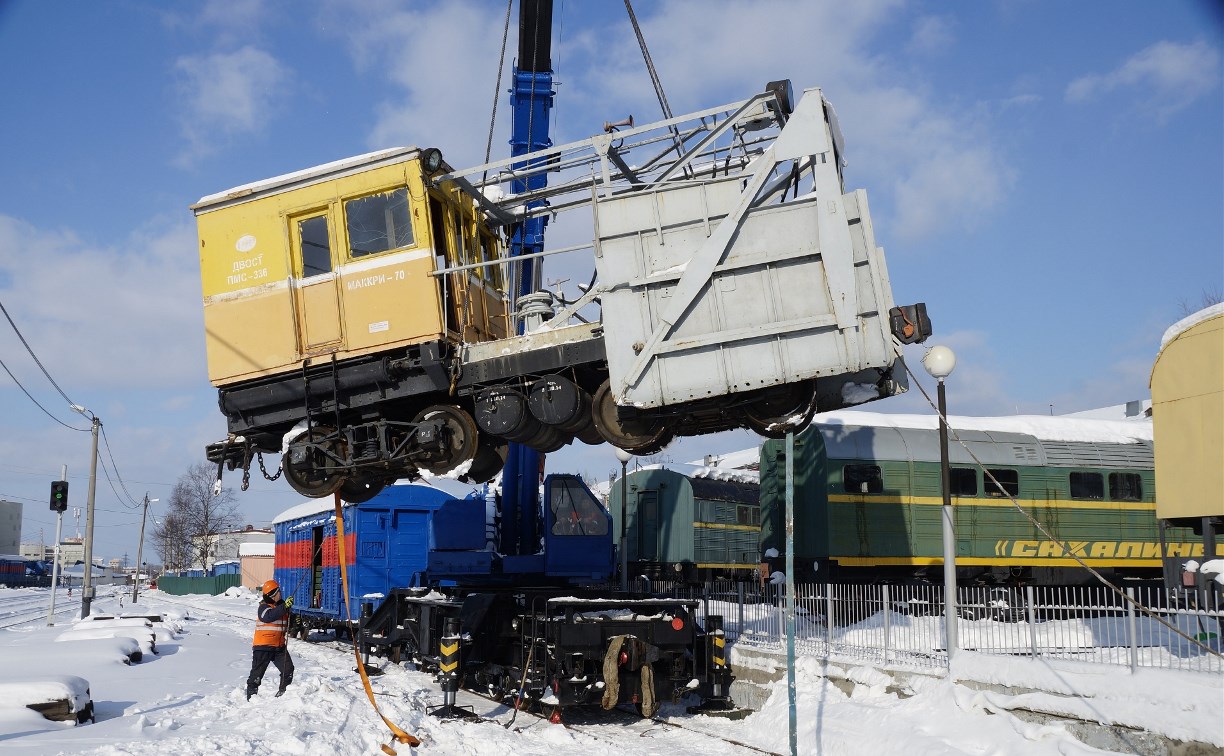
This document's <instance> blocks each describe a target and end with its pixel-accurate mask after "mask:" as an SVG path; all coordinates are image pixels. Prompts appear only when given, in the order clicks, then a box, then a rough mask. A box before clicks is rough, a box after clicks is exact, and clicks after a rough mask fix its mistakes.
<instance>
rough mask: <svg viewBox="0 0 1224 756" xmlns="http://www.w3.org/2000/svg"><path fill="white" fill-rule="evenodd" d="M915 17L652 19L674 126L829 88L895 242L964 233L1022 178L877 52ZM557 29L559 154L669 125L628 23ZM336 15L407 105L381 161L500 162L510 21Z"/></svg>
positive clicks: (867, 9) (675, 15) (970, 114)
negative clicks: (765, 97)
mask: <svg viewBox="0 0 1224 756" xmlns="http://www.w3.org/2000/svg"><path fill="white" fill-rule="evenodd" d="M902 9H903V3H902V2H900V0H869V1H865V2H856V3H843V4H826V3H811V2H805V1H804V0H765V1H763V2H756V3H742V2H738V1H736V0H702V1H698V0H664V1H663V2H659V3H656V4H652V5H649V6H643V7H639V8H637V9H636V10H637V16H638V21H639V23H640V25H641V27H642V32H643V35H644V36H645V38H646V41H647V43H648V45H649V46H650V51H651V57H652V59H653V61H654V64H655V68H656V70H657V71H658V74H659V77H660V79H661V81H662V84H663V87H664V91H665V93H666V95H667V98H668V101H669V103H670V105H671V109H672V111H673V112H674V113H677V114H679V113H685V112H689V111H692V110H696V109H699V108H704V107H709V106H711V105H717V104H722V103H726V102H731V101H734V100H739V99H743V98H744V97H747V96H749V95H751V94H753V93H755V92H758V91H760V90H762V89H763V88H764V85H765V84H766V83H767V82H769V81H771V80H774V79H779V78H784V77H787V78H790V79H792V81H793V82H794V85H795V87H796V89H802V88H803V87H811V86H820V87H822V88H824V90H825V92H826V94H827V95H828V96H829V98H830V99H831V100H832V101H833V103H834V104H835V105H836V107H837V109H838V114H839V116H840V117H841V122H842V126H843V128H844V129H845V130H846V134H847V139H848V151H849V154H848V159H849V162H850V174H849V176H848V180H849V182H850V185H851V186H852V187H858V186H867V187H869V188H870V189H871V191H872V193H873V195H874V196H875V197H876V198H877V202H876V204H875V207H877V208H889V209H890V210H891V211H892V213H893V215H892V216H891V217H888V218H885V219H884V221H885V223H883V224H881V228H887V229H888V230H889V233H890V234H893V233H895V234H897V235H898V236H901V237H904V238H906V239H914V238H917V237H920V236H929V235H934V234H939V233H943V232H946V231H947V230H948V229H953V228H961V227H963V226H964V225H966V224H968V223H970V222H971V221H972V220H973V219H974V218H976V217H979V216H980V215H981V214H982V213H983V212H984V211H987V210H990V209H991V208H993V207H995V206H996V205H998V204H999V203H1000V202H1002V201H1004V199H1005V198H1006V194H1007V190H1008V188H1009V187H1010V185H1011V181H1012V178H1011V177H1012V173H1013V171H1012V170H1011V169H1010V168H1009V166H1008V162H1007V158H1006V156H1005V155H1003V154H1002V153H1001V152H1000V151H999V149H998V147H997V146H996V145H995V144H994V143H993V139H992V126H993V124H991V123H989V122H988V121H986V120H985V119H984V118H983V116H982V115H981V113H980V112H978V111H977V109H976V105H975V104H972V103H970V104H968V105H966V106H963V107H962V106H957V105H954V104H950V103H949V102H946V101H941V100H939V99H937V98H936V97H935V96H934V95H933V94H932V93H931V91H930V88H929V87H928V86H927V85H926V83H925V82H924V81H922V80H920V79H915V76H914V74H913V73H912V72H909V71H899V70H897V69H895V68H894V67H893V66H892V65H891V64H890V63H889V62H888V61H889V59H888V58H887V57H886V56H882V55H879V54H877V53H876V52H875V49H876V48H878V43H877V35H879V34H880V33H881V32H882V31H883V30H884V29H885V28H886V27H887V26H888V25H889V24H892V23H895V21H896V18H897V14H898V12H899V11H900V10H902ZM555 14H556V16H555V19H554V26H555V27H556V28H557V30H558V34H557V39H556V41H555V42H554V44H553V64H554V67H555V68H556V69H557V91H558V96H557V101H556V109H555V111H554V118H555V127H554V129H553V139H554V141H555V142H557V143H564V142H568V141H573V140H578V139H583V138H586V137H588V136H590V135H592V134H595V133H598V132H600V130H601V128H602V125H603V123H604V121H606V120H619V119H621V118H624V117H625V116H627V115H630V114H632V115H633V116H634V117H635V119H636V121H637V122H638V123H639V124H643V123H648V122H650V121H654V120H657V119H659V118H661V110H660V107H659V104H658V101H657V99H656V96H655V93H654V90H653V87H652V86H651V83H650V78H649V75H648V73H647V71H646V66H645V63H644V62H643V60H642V54H641V51H640V50H639V48H638V44H637V41H636V39H635V37H634V34H633V30H632V27H631V25H630V23H629V20H628V18H627V16H624V14H622V13H618V12H615V11H614V10H611V9H609V10H607V11H606V13H604V14H603V17H602V18H600V19H599V20H598V23H596V22H592V21H591V20H590V16H591V15H592V14H588V13H583V12H576V11H573V10H572V9H569V10H566V9H565V8H564V6H560V5H558V6H557V8H556V9H555ZM322 16H323V18H322V19H321V20H320V26H322V27H323V28H325V29H329V30H330V29H338V30H342V31H340V32H338V33H339V34H342V35H343V37H344V40H345V44H346V46H347V48H348V49H349V52H350V56H351V57H352V59H353V60H354V63H355V65H356V66H357V67H358V68H359V70H360V71H362V72H363V73H365V74H367V75H372V76H381V77H383V78H384V79H385V80H386V81H387V82H389V83H390V84H392V85H393V86H394V89H395V91H396V94H395V95H394V96H393V97H390V98H388V99H386V100H384V101H382V102H379V103H377V104H375V105H374V106H373V114H372V116H373V117H372V123H371V125H370V132H369V136H368V139H367V141H368V145H369V147H370V148H372V149H373V148H380V147H387V146H391V145H406V144H415V145H418V146H437V147H440V148H441V149H442V151H443V154H444V155H446V156H447V160H448V162H450V163H451V164H452V165H453V166H455V167H457V168H458V167H466V166H471V165H476V164H479V163H481V162H483V161H484V148H485V143H486V139H487V138H488V129H489V115H490V108H491V107H492V102H491V98H492V92H493V88H494V81H495V79H496V75H497V53H498V51H499V50H500V48H501V39H502V22H503V20H504V15H503V13H502V12H501V11H498V12H491V11H490V9H489V7H488V6H487V5H484V4H478V3H475V2H472V1H471V0H456V1H455V2H448V3H442V4H437V5H432V6H429V7H424V8H421V7H419V6H409V7H408V9H404V8H403V7H402V6H399V5H394V4H390V3H374V4H371V5H363V6H361V7H360V8H356V9H355V8H353V7H351V6H348V5H346V4H341V3H334V4H332V5H329V6H328V7H327V9H326V10H325V12H324V13H323V14H322ZM778 19H785V23H778V22H776V21H777V20H778ZM511 22H512V25H513V22H514V19H513V18H512V19H511ZM950 29H951V24H950V23H948V22H947V21H946V20H941V19H940V18H936V17H928V18H927V19H924V20H921V21H920V22H919V23H918V26H917V29H916V32H915V33H916V36H917V37H918V38H920V39H922V40H924V41H926V42H927V43H930V44H934V43H936V42H940V41H946V39H947V35H948V34H949V33H950ZM515 36H516V30H515V29H514V28H512V29H511V34H510V44H509V49H508V50H507V53H508V56H513V55H514V54H515V53H516V52H517V48H516V43H515ZM761 51H770V54H762V53H761ZM443 62H444V63H443ZM509 85H510V82H509V74H508V71H507V73H506V75H505V78H503V80H502V86H501V90H502V93H501V97H502V99H501V102H500V105H499V112H498V122H497V125H496V127H495V129H494V134H493V140H494V142H493V153H492V154H493V158H494V159H497V158H501V157H505V156H506V154H507V153H508V150H507V147H506V138H507V135H508V133H509V120H508V119H509V117H510V113H509V108H508V105H507V101H506V99H505V94H504V92H505V90H506V89H507V88H508V87H509ZM955 171H963V172H964V174H963V175H959V176H958V175H957V174H956V173H955ZM890 188H893V189H895V190H896V194H895V195H892V196H890V195H888V194H887V192H888V190H889V189H890ZM931 192H934V193H935V194H934V195H931V194H930V193H931ZM881 194H883V195H884V196H883V197H881V196H880V195H881ZM932 196H935V197H938V200H939V202H940V203H941V204H940V205H939V206H938V212H935V211H934V210H935V208H936V205H934V204H933V202H932ZM880 200H882V201H880ZM888 200H895V202H893V203H890V202H888ZM893 205H895V208H893Z"/></svg>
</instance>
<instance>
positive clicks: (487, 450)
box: [461, 439, 506, 483]
mask: <svg viewBox="0 0 1224 756" xmlns="http://www.w3.org/2000/svg"><path fill="white" fill-rule="evenodd" d="M505 466H506V445H505V444H494V443H493V442H491V441H489V440H488V439H481V440H480V445H479V447H478V448H477V449H476V456H475V457H473V458H472V466H471V467H469V468H468V471H467V475H465V476H462V478H466V480H465V481H464V482H469V483H487V482H489V481H490V480H493V478H495V477H497V474H498V473H499V472H501V470H502V468H504V467H505ZM462 478H461V479H462Z"/></svg>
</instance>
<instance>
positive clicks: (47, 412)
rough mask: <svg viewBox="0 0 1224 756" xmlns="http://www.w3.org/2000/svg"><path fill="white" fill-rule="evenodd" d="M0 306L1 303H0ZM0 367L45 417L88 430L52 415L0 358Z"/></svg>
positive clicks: (61, 423) (64, 424) (69, 426)
mask: <svg viewBox="0 0 1224 756" xmlns="http://www.w3.org/2000/svg"><path fill="white" fill-rule="evenodd" d="M0 306H2V305H0ZM6 314H7V313H6ZM10 322H12V321H10ZM0 367H3V368H4V372H6V373H8V376H9V378H12V379H13V383H16V384H17V388H19V389H21V392H22V393H23V394H25V395H26V398H28V399H29V400H30V401H32V402H34V406H35V407H38V408H39V409H40V410H42V411H43V414H45V415H46V416H47V417H49V418H51V419H52V420H54V421H55V422H57V423H59V424H60V425H62V426H64V427H65V428H67V429H68V430H74V431H88V430H89V429H88V428H76V427H73V426H71V425H69V424H68V423H66V422H64V421H63V420H60V419H59V418H58V417H56V416H55V415H52V414H51V412H50V411H48V410H47V408H46V407H44V406H42V405H41V404H39V403H38V400H37V399H35V398H34V397H33V395H31V394H30V392H29V391H27V390H26V387H25V386H22V385H21V381H19V380H17V376H15V375H13V371H12V370H9V368H8V365H5V364H4V360H0Z"/></svg>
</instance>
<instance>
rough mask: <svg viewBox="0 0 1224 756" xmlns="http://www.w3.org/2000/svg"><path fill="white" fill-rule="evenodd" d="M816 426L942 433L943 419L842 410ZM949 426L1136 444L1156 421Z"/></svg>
mask: <svg viewBox="0 0 1224 756" xmlns="http://www.w3.org/2000/svg"><path fill="white" fill-rule="evenodd" d="M813 424H819V425H822V426H836V425H861V426H873V427H878V428H913V429H917V430H939V419H938V417H936V416H935V415H934V414H930V415H885V414H881V413H878V412H860V411H853V410H842V411H837V412H825V413H823V414H819V415H817V416H816V419H815V421H814V423H813ZM948 424H949V425H950V426H952V428H953V429H954V430H976V431H987V432H992V431H993V432H996V433H1021V434H1026V435H1029V436H1034V437H1035V438H1038V439H1040V440H1042V441H1068V442H1070V441H1078V442H1084V443H1114V444H1134V443H1138V442H1140V441H1149V442H1150V441H1151V440H1152V421H1151V419H1150V418H1145V419H1142V420H1126V421H1121V420H1091V419H1084V418H1076V417H1067V416H1062V415H1060V416H1054V417H1047V416H1046V415H1007V416H1003V417H969V416H967V415H949V416H948Z"/></svg>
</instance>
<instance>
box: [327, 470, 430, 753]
mask: <svg viewBox="0 0 1224 756" xmlns="http://www.w3.org/2000/svg"><path fill="white" fill-rule="evenodd" d="M333 496H334V499H335V502H336V547H337V548H338V549H339V559H340V582H341V583H342V584H343V586H344V611H345V613H346V614H347V615H348V619H349V637H350V638H351V639H352V641H353V656H354V657H356V659H357V671H358V672H360V673H361V684H362V685H364V686H365V692H366V697H367V698H369V699H370V705H371V706H373V707H374V713H376V714H378V716H379V718H381V719H382V721H383V724H385V725H387V729H389V730H391V742H396V741H399V742H400V743H405V744H407V745H408V747H409V748H412V747H415V746H419V745H420V744H421V741H420V740H419V739H417V738H415V737H413V736H412V735H409V734H408V733H407V732H404V730H403V729H402V728H400V727H399V726H398V725H396V724H395V723H394V722H392V721H391V720H389V719H387V717H386V715H384V714H383V713H382V711H380V710H379V708H378V702H377V701H375V700H374V689H373V688H371V687H370V676H369V675H368V674H367V673H366V667H365V663H364V662H362V661H361V650H360V649H359V648H358V647H357V633H355V632H353V608H352V607H351V606H349V588H348V569H347V567H346V564H347V562H348V560H347V558H346V557H345V549H344V511H343V510H342V508H341V504H340V492H339V491H337V492H336V493H335V494H333ZM382 751H383V753H385V754H388V756H395V749H394V748H392V747H391V745H390V744H386V745H383V746H382Z"/></svg>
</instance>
